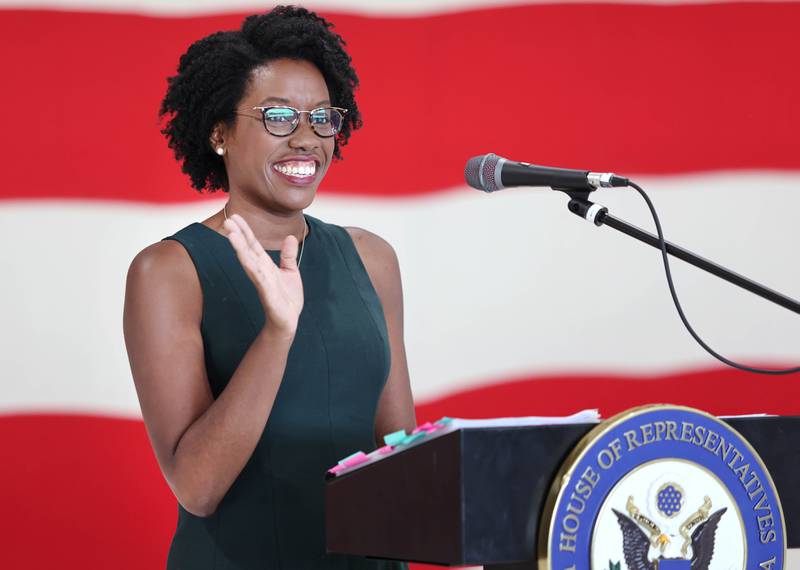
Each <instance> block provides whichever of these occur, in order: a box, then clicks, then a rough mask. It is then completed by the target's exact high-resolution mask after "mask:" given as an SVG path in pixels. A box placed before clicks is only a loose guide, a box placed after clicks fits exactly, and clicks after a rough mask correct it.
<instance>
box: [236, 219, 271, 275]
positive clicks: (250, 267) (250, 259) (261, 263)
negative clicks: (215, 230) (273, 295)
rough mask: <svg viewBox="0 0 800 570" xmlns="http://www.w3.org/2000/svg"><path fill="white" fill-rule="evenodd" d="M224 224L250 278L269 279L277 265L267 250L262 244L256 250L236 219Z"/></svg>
mask: <svg viewBox="0 0 800 570" xmlns="http://www.w3.org/2000/svg"><path fill="white" fill-rule="evenodd" d="M223 225H224V227H225V229H227V230H228V241H230V242H231V245H232V246H233V249H234V251H236V256H237V257H238V258H239V262H240V263H241V264H242V267H244V269H245V271H246V272H247V273H248V274H249V276H250V278H251V279H253V280H256V281H260V280H262V279H269V278H270V277H271V274H272V273H273V272H274V271H275V269H276V267H275V264H274V263H273V261H272V260H271V259H270V258H269V256H268V255H267V254H266V252H264V251H263V249H262V248H261V247H260V245H259V246H257V247H258V249H255V250H254V249H253V247H252V246H251V244H250V243H249V242H248V240H247V238H246V237H245V235H244V232H243V230H242V227H241V225H239V224H237V223H236V222H235V221H233V220H231V219H230V218H229V219H227V220H226V221H225V222H223ZM256 243H258V242H256ZM259 254H261V255H259Z"/></svg>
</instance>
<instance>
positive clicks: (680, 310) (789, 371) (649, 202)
mask: <svg viewBox="0 0 800 570" xmlns="http://www.w3.org/2000/svg"><path fill="white" fill-rule="evenodd" d="M628 185H629V186H630V187H631V188H633V189H634V190H636V191H637V192H638V193H639V194H640V195H641V196H642V198H644V201H645V202H646V203H647V207H648V208H649V209H650V214H651V215H652V216H653V221H654V222H655V224H656V233H657V234H658V244H659V247H660V249H661V257H662V259H663V260H664V271H665V273H666V274H667V284H668V285H669V293H670V295H671V296H672V301H673V303H674V304H675V309H677V311H678V315H679V316H680V318H681V321H682V322H683V325H684V326H685V327H686V330H687V331H689V334H690V335H692V338H694V340H696V341H697V344H699V345H700V346H701V347H703V349H704V350H705V351H706V352H707V353H709V354H710V355H711V356H713V357H714V358H716V359H717V360H719V361H720V362H723V363H725V364H727V365H728V366H730V367H732V368H736V369H738V370H743V371H744V372H753V373H756V374H768V375H772V376H780V375H785V374H795V373H797V372H800V366H797V367H794V368H778V369H769V368H755V367H752V366H746V365H744V364H739V363H738V362H734V361H733V360H730V359H728V358H725V357H724V356H722V355H721V354H719V353H718V352H717V351H715V350H714V349H713V348H711V347H710V346H708V344H706V343H705V342H704V341H703V339H702V338H700V335H698V334H697V332H695V330H694V329H693V328H692V325H691V324H689V320H688V319H687V318H686V315H685V314H684V312H683V307H681V302H680V301H679V300H678V294H677V293H676V292H675V284H674V283H673V282H672V271H671V270H670V267H669V255H668V254H667V244H666V242H665V241H664V232H663V231H662V230H661V221H660V220H659V219H658V214H657V213H656V209H655V206H653V202H652V200H650V197H649V196H648V195H647V193H646V192H645V191H644V190H643V189H642V188H641V187H640V186H639V185H638V184H636V183H635V182H633V181H632V180H628Z"/></svg>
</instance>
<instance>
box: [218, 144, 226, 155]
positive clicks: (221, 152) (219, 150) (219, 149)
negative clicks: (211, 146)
mask: <svg viewBox="0 0 800 570" xmlns="http://www.w3.org/2000/svg"><path fill="white" fill-rule="evenodd" d="M217 154H218V155H220V156H222V155H223V154H225V149H224V148H222V147H221V146H218V147H217Z"/></svg>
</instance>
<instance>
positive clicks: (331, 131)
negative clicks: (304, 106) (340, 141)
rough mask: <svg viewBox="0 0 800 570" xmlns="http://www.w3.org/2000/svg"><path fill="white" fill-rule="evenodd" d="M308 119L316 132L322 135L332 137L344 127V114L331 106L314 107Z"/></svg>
mask: <svg viewBox="0 0 800 570" xmlns="http://www.w3.org/2000/svg"><path fill="white" fill-rule="evenodd" d="M308 120H309V122H310V123H311V127H312V128H313V129H314V132H315V133H317V134H318V135H319V136H321V137H332V136H333V135H335V134H336V133H338V132H339V129H341V127H342V114H341V113H340V112H339V111H337V110H336V109H333V108H331V107H326V108H323V109H314V110H313V111H311V113H309V116H308Z"/></svg>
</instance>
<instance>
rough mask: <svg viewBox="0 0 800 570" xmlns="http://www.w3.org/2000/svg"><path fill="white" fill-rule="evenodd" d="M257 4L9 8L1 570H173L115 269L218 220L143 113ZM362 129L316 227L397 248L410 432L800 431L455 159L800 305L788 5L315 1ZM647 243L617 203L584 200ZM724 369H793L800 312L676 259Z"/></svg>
mask: <svg viewBox="0 0 800 570" xmlns="http://www.w3.org/2000/svg"><path fill="white" fill-rule="evenodd" d="M270 7H271V5H265V4H262V3H257V2H254V1H251V0H236V1H235V2H226V1H224V0H195V1H191V2H190V1H182V0H166V1H160V0H86V1H81V0H50V1H43V2H35V3H20V2H6V1H3V2H0V38H2V48H3V66H2V68H3V70H2V77H3V85H2V89H1V90H0V100H1V101H2V106H1V107H0V108H1V109H2V111H0V112H2V117H3V120H2V125H3V126H4V139H5V140H4V145H3V151H2V152H3V164H4V168H3V178H4V181H3V183H2V184H0V239H1V240H2V246H0V308H1V309H2V311H1V312H0V315H2V316H1V317H0V318H2V326H0V437H1V438H2V439H1V441H2V446H0V449H2V469H0V508H1V509H2V513H3V516H2V517H0V568H4V569H5V568H8V569H17V568H26V569H28V568H31V569H32V568H35V569H39V568H42V569H44V568H47V569H50V568H59V569H64V570H72V569H82V570H83V569H86V568H115V569H119V570H122V569H128V568H130V569H142V568H160V567H163V565H164V561H165V559H166V552H167V548H168V546H169V539H170V537H171V534H172V532H173V530H174V525H175V522H176V505H175V500H174V498H173V496H172V495H171V493H170V491H169V489H168V488H167V486H166V483H165V482H164V481H163V478H162V476H161V474H160V472H159V469H158V465H157V463H156V460H155V457H154V455H153V453H152V451H151V448H150V444H149V441H148V439H147V435H146V432H145V429H144V426H143V424H142V422H141V416H140V412H139V405H138V401H137V398H136V393H135V390H134V386H133V382H132V379H131V375H130V370H129V368H128V362H127V357H126V353H125V347H124V343H123V338H122V303H123V294H124V284H125V275H126V271H127V267H128V264H129V263H130V261H131V259H132V258H133V257H134V255H135V254H136V253H137V252H138V251H139V250H141V249H142V248H143V247H145V246H146V245H148V244H150V243H153V242H154V241H157V240H159V239H161V238H163V237H165V236H167V235H170V234H172V233H173V232H174V231H176V230H178V229H180V228H182V227H183V226H185V225H187V224H188V223H191V222H193V221H198V220H202V219H204V218H205V217H207V216H208V215H210V214H211V213H213V212H214V211H217V210H218V209H219V208H221V206H222V204H223V201H224V198H225V196H224V194H221V193H218V194H211V195H200V194H198V193H196V192H195V191H194V190H193V189H191V188H190V186H189V182H188V179H186V178H185V177H184V176H183V175H182V174H181V172H180V168H179V166H178V165H177V164H176V163H175V161H174V159H173V157H172V155H171V153H170V151H169V150H168V148H167V145H166V143H165V141H164V140H163V138H162V136H161V135H160V133H159V122H158V119H157V110H158V107H159V103H160V100H161V98H162V96H163V94H164V91H165V88H166V77H167V76H168V75H171V74H173V73H174V70H175V67H176V65H177V61H178V58H179V56H180V54H181V53H183V51H184V50H185V49H186V47H187V46H188V45H189V44H190V43H191V42H192V41H194V40H196V39H198V38H200V37H202V36H204V35H206V34H209V33H211V32H213V31H216V30H220V29H234V28H238V26H239V24H240V22H241V20H242V18H243V16H244V15H246V14H248V13H253V12H257V11H263V10H265V9H268V8H270ZM308 7H310V8H313V9H317V10H318V11H320V13H322V14H323V15H324V16H326V17H328V18H329V19H330V20H331V21H332V22H333V23H334V24H335V25H336V30H337V31H338V32H339V33H340V34H341V35H342V36H343V37H344V38H345V40H346V41H347V43H348V48H349V51H350V53H351V55H352V56H353V62H354V65H355V67H356V70H357V71H358V73H359V76H360V78H361V87H360V90H359V91H358V93H357V96H358V100H359V105H360V107H361V109H362V112H363V116H364V127H363V129H362V130H361V131H357V132H356V133H355V134H354V135H353V137H352V139H351V142H350V144H349V145H348V146H347V147H345V149H344V157H345V158H344V160H343V161H341V162H339V163H337V164H334V165H333V167H332V168H331V171H330V173H329V175H328V177H327V178H326V180H325V181H324V182H323V184H322V186H321V190H320V193H319V194H318V197H317V199H316V201H315V203H314V204H313V206H312V207H311V208H310V210H309V213H310V214H312V215H314V216H316V217H319V218H322V219H323V220H325V221H329V222H333V223H338V224H340V225H356V226H361V227H364V228H367V229H369V230H371V231H374V232H375V233H378V234H380V235H382V236H383V237H385V238H386V239H387V240H388V241H389V242H390V243H392V245H393V246H394V247H395V249H396V250H397V253H398V256H399V259H400V265H401V269H402V275H403V286H404V293H405V320H406V347H407V352H408V358H409V366H410V371H411V378H412V387H413V391H414V395H415V399H416V402H417V417H418V420H419V421H425V420H430V419H435V418H437V417H440V416H442V415H449V416H460V417H492V416H503V415H534V414H566V413H572V412H574V411H577V410H580V409H583V408H590V407H598V408H600V411H601V413H603V414H604V415H605V416H608V415H610V414H613V413H615V412H617V411H620V410H622V409H625V408H627V407H631V406H633V405H638V404H643V403H652V402H670V403H678V404H687V405H691V406H695V407H699V408H703V409H705V410H708V411H710V412H713V413H718V414H735V413H751V412H770V413H780V414H798V413H800V378H793V377H791V376H790V377H784V378H768V377H756V376H753V375H748V374H745V373H739V372H736V371H733V370H731V369H727V368H725V367H723V366H722V365H721V364H719V363H717V362H716V361H714V360H713V359H711V357H710V356H708V355H707V354H706V353H705V352H703V351H702V350H701V349H700V348H699V347H698V346H697V345H696V344H695V343H694V341H693V340H692V339H691V338H690V337H689V335H688V334H687V333H686V331H685V330H684V329H683V326H682V325H681V323H680V321H679V319H678V317H677V315H676V313H675V310H674V308H673V306H672V303H671V300H670V297H669V294H668V289H667V285H666V281H665V277H664V272H663V267H662V266H661V259H660V257H659V254H658V252H657V251H656V250H654V249H652V248H650V247H648V246H645V245H643V244H641V243H638V242H635V241H633V240H631V239H630V238H627V237H625V236H622V235H621V234H618V233H616V232H614V231H613V230H611V229H608V228H596V227H594V226H592V225H590V224H588V223H586V222H584V221H582V220H580V219H579V218H577V217H575V216H573V215H572V214H570V213H569V212H568V211H567V209H566V198H565V197H564V196H563V195H561V194H559V193H556V192H552V191H549V190H544V189H511V190H507V191H503V192H499V193H497V194H494V195H485V194H482V193H479V192H475V191H474V190H471V189H469V188H467V187H466V185H465V183H464V180H463V168H464V163H465V161H466V160H467V159H468V158H469V157H471V156H475V155H478V154H482V153H486V152H495V153H497V154H500V155H503V156H507V157H509V158H511V159H513V160H524V161H528V162H534V163H538V164H547V165H553V166H562V167H573V168H582V169H591V170H599V171H615V172H617V173H619V174H622V175H626V176H630V177H631V178H633V179H635V180H636V181H637V182H639V183H640V184H641V185H643V186H644V187H645V189H646V190H648V191H650V192H651V195H652V197H653V199H654V201H655V205H656V207H657V208H658V210H659V212H660V214H661V217H662V223H663V225H664V230H665V233H666V237H667V239H669V240H671V241H673V242H675V243H678V244H680V245H683V246H685V247H687V248H689V249H691V250H693V251H695V252H697V253H699V254H701V255H703V256H705V257H708V258H710V259H712V260H715V261H717V262H719V263H722V264H723V265H726V266H728V267H730V268H732V269H734V270H735V271H737V272H740V273H743V274H745V275H747V276H749V277H751V278H753V279H755V280H757V281H760V282H762V283H764V284H766V285H768V286H770V287H772V288H774V289H777V290H779V291H781V292H783V293H785V294H787V295H789V296H791V297H794V298H800V254H798V246H799V245H800V227H798V215H799V214H800V139H798V132H800V104H799V103H798V102H800V74H798V65H799V64H798V61H800V39H798V29H800V3H779V2H752V3H728V2H724V3H698V2H679V3H664V2H648V3H630V2H621V3H573V2H560V3H538V2H532V3H531V2H521V1H511V2H505V3H503V4H497V3H495V2H492V1H491V0H317V1H316V2H314V3H310V4H308ZM594 199H595V200H596V201H597V202H600V203H602V204H604V205H606V206H607V207H609V209H610V211H611V212H612V213H613V214H615V215H617V216H619V217H622V218H624V219H626V220H629V221H631V222H633V223H635V224H637V225H639V226H642V227H645V228H648V229H651V228H652V227H653V225H652V221H651V220H650V218H649V214H648V212H647V210H646V207H645V205H644V203H643V202H642V200H641V198H639V197H638V195H637V194H635V193H634V192H633V191H630V190H625V189H614V190H604V191H599V192H597V193H596V194H595V198H594ZM673 269H674V275H675V281H676V286H677V289H678V292H679V294H680V296H681V299H682V301H683V303H684V308H685V310H686V312H687V314H688V316H689V319H690V320H691V321H692V322H693V323H694V325H695V326H696V329H697V330H698V332H699V333H700V334H701V335H702V336H703V337H704V338H705V339H706V340H707V341H708V342H709V343H710V344H711V345H712V346H714V347H715V348H717V349H718V350H719V351H721V352H722V353H723V354H725V355H727V356H730V357H732V358H734V359H739V360H742V361H746V362H749V363H751V364H759V365H763V366H789V365H797V364H800V318H799V317H798V315H795V314H792V313H790V312H789V311H786V310H785V309H781V308H779V307H777V306H774V305H772V304H770V303H768V302H766V301H762V300H760V299H758V298H756V297H754V296H752V295H750V294H748V293H744V292H742V291H740V290H738V289H736V288H734V287H733V286H731V285H728V284H726V283H724V282H721V281H719V280H717V279H716V278H713V277H711V276H708V275H706V274H704V273H702V272H700V271H698V270H695V269H693V268H691V267H688V266H686V265H685V264H682V263H681V262H679V261H675V262H674V266H673Z"/></svg>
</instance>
